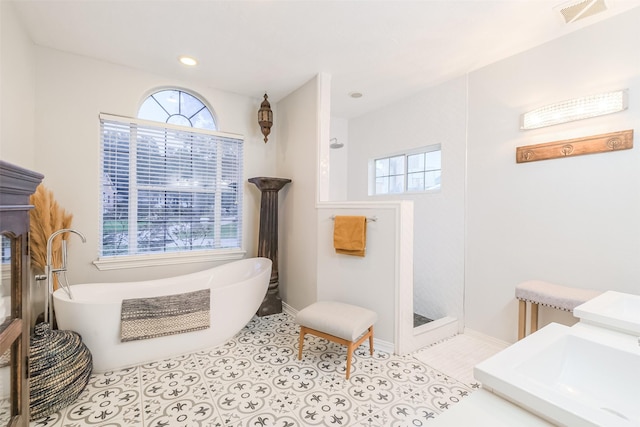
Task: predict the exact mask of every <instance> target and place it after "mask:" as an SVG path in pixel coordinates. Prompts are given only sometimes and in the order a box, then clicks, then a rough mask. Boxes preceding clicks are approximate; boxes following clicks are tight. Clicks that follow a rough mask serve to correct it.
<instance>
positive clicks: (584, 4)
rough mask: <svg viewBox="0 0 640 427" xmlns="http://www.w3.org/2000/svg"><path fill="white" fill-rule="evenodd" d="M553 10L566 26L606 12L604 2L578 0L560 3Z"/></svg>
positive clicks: (603, 0)
mask: <svg viewBox="0 0 640 427" xmlns="http://www.w3.org/2000/svg"><path fill="white" fill-rule="evenodd" d="M555 9H556V10H558V11H559V12H560V14H561V15H562V18H563V19H564V22H566V23H567V24H568V23H570V22H575V21H577V20H579V19H582V18H586V17H588V16H592V15H595V14H596V13H600V12H604V11H605V10H607V3H606V2H605V0H582V1H580V0H578V1H570V2H568V3H562V4H561V5H559V6H557V7H556V8H555Z"/></svg>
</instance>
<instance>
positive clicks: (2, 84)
mask: <svg viewBox="0 0 640 427" xmlns="http://www.w3.org/2000/svg"><path fill="white" fill-rule="evenodd" d="M33 51H34V46H33V43H31V40H30V39H29V37H28V36H27V34H26V32H25V30H24V29H23V28H22V25H21V24H20V20H19V19H18V17H17V16H16V14H15V11H14V8H13V3H12V2H5V1H2V2H0V95H1V96H0V159H2V160H4V161H7V162H9V163H13V164H15V165H18V166H21V167H23V168H27V169H33V168H34V166H35V164H34V151H35V148H34V145H35V139H34V128H35V126H34V111H35V58H34V52H33Z"/></svg>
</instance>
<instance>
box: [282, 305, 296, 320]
mask: <svg viewBox="0 0 640 427" xmlns="http://www.w3.org/2000/svg"><path fill="white" fill-rule="evenodd" d="M282 311H283V312H284V313H286V314H288V315H289V316H291V317H296V314H298V310H296V309H295V308H293V307H291V306H290V305H289V304H287V303H286V302H283V303H282Z"/></svg>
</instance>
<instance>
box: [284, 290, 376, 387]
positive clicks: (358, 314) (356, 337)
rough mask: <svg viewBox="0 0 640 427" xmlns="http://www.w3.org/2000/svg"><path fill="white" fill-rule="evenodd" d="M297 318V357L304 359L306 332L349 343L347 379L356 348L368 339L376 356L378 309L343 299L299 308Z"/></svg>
mask: <svg viewBox="0 0 640 427" xmlns="http://www.w3.org/2000/svg"><path fill="white" fill-rule="evenodd" d="M295 320H296V323H298V324H299V325H300V348H299V349H298V359H302V346H303V345H304V336H305V335H306V334H313V335H316V336H319V337H321V338H325V339H327V340H329V341H333V342H336V343H338V344H342V345H346V346H347V375H346V377H347V379H349V374H350V372H351V358H352V357H353V350H354V349H356V348H358V347H359V346H360V344H362V343H363V342H364V340H366V339H367V338H369V352H370V353H371V355H373V324H374V323H375V322H376V320H378V315H377V313H376V312H375V311H371V310H368V309H366V308H362V307H358V306H355V305H350V304H344V303H341V302H335V301H320V302H316V303H313V304H311V305H310V306H308V307H306V308H304V309H302V310H300V311H299V312H298V314H297V316H296V319H295Z"/></svg>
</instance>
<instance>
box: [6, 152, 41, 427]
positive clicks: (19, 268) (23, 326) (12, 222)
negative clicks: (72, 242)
mask: <svg viewBox="0 0 640 427" xmlns="http://www.w3.org/2000/svg"><path fill="white" fill-rule="evenodd" d="M42 178H43V176H42V175H41V174H39V173H36V172H32V171H29V170H27V169H23V168H20V167H18V166H14V165H12V164H9V163H6V162H3V161H1V160H0V233H1V235H2V237H1V240H2V242H1V243H2V265H1V266H2V279H3V280H2V284H1V285H2V289H3V293H6V294H7V295H4V297H3V298H2V299H0V301H1V302H2V303H3V304H4V307H2V308H3V310H2V313H3V316H2V317H0V355H3V354H4V355H8V356H9V357H8V361H9V366H8V368H3V369H9V371H10V373H9V375H8V377H9V384H8V391H9V404H8V406H9V408H5V409H7V410H8V413H9V416H8V424H7V425H8V426H11V427H14V426H28V425H29V380H28V370H27V369H28V356H29V337H30V323H31V311H30V303H29V244H28V235H29V211H30V209H31V208H32V206H31V205H30V204H29V196H30V195H31V194H33V192H34V191H35V189H36V187H37V186H38V184H40V182H41V181H42Z"/></svg>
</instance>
